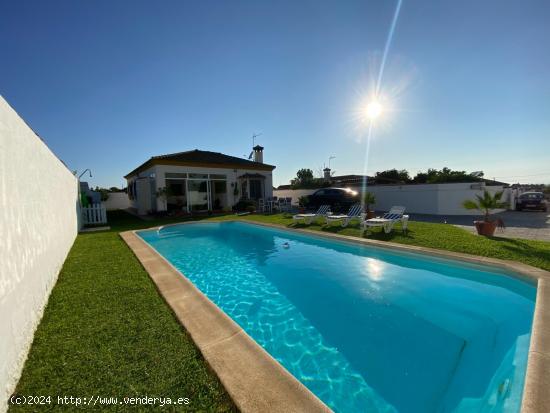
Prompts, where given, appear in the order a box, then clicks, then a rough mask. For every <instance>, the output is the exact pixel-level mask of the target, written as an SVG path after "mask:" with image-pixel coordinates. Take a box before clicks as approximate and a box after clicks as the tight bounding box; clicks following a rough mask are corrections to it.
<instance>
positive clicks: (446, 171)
mask: <svg viewBox="0 0 550 413" xmlns="http://www.w3.org/2000/svg"><path fill="white" fill-rule="evenodd" d="M482 177H483V172H474V173H467V172H466V171H453V170H452V169H450V168H447V167H445V168H443V169H441V170H440V171H438V170H437V169H432V168H430V169H428V171H427V172H418V173H417V174H416V175H415V177H414V178H413V182H414V183H416V184H445V183H453V182H479V181H481V180H482Z"/></svg>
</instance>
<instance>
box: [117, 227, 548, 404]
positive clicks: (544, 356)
mask: <svg viewBox="0 0 550 413" xmlns="http://www.w3.org/2000/svg"><path fill="white" fill-rule="evenodd" d="M231 221H238V222H245V223H248V224H251V225H258V226H264V227H269V228H275V229H279V230H285V231H289V232H296V233H301V234H305V235H312V236H315V237H320V238H328V239H333V240H339V241H344V242H346V243H351V244H355V245H358V244H359V245H366V246H375V247H377V248H382V249H386V250H398V251H402V252H409V253H416V254H419V253H420V254H427V255H430V256H434V257H439V258H444V259H451V260H458V261H466V262H470V263H473V264H478V265H484V266H492V267H497V268H500V269H503V270H506V271H510V272H511V273H512V274H510V275H512V276H514V277H516V278H519V279H520V280H522V281H524V282H528V283H531V284H535V285H536V286H537V295H536V303H535V311H534V316H533V326H532V332H531V342H530V345H529V353H528V361H527V372H526V376H525V385H524V390H523V398H522V407H521V412H522V413H539V412H541V413H542V412H548V411H550V272H549V271H546V270H543V269H540V268H536V267H532V266H530V265H527V264H522V263H519V262H516V261H507V260H501V259H497V258H489V257H482V256H476V255H471V254H464V253H457V252H452V251H445V250H438V249H434V248H426V247H419V246H415V245H405V244H397V243H392V242H387V241H378V240H371V239H365V238H358V237H352V236H347V235H340V234H333V233H323V232H320V231H313V230H309V229H304V228H292V227H286V226H282V225H277V224H271V223H264V222H255V221H249V220H241V219H232V220H226V221H207V222H202V223H205V224H206V223H217V222H218V223H219V222H231ZM200 222H201V221H187V222H181V223H174V224H167V225H163V226H156V227H151V228H147V229H141V230H134V231H126V232H122V233H120V236H121V237H122V239H123V240H124V241H125V242H126V244H128V246H129V247H130V249H131V250H132V251H133V252H134V254H135V255H136V257H137V258H138V260H139V261H140V262H141V264H142V265H143V267H144V268H145V270H146V271H147V272H148V273H149V276H150V277H151V279H152V280H153V282H154V283H155V285H156V286H157V289H158V290H159V292H160V294H161V295H162V296H163V298H164V299H165V301H166V302H167V303H168V305H169V306H170V308H171V309H172V311H173V312H174V314H175V315H176V317H177V318H178V320H179V322H180V323H181V324H182V325H183V326H184V327H185V328H186V330H187V331H188V333H189V334H190V335H191V337H192V339H193V341H194V342H195V344H196V345H197V347H198V348H199V350H200V351H201V353H202V354H203V356H204V358H205V360H206V361H207V362H208V363H209V365H210V366H211V367H212V369H213V370H214V372H215V373H216V374H217V375H218V377H219V378H220V381H221V382H222V384H223V385H224V387H225V388H226V390H227V392H228V393H229V395H230V396H231V398H232V399H233V401H234V402H235V404H236V405H237V407H238V408H239V409H240V410H241V411H243V412H258V411H272V412H279V411H280V412H285V413H286V412H288V411H308V412H309V411H312V412H314V411H319V412H321V411H324V412H328V411H331V410H330V409H329V408H328V407H327V406H326V405H325V404H324V403H323V402H322V401H321V400H320V399H318V398H317V396H315V395H314V394H313V393H311V391H310V390H309V389H307V388H306V387H305V386H304V385H303V384H302V383H301V382H300V381H299V380H297V379H296V378H295V377H294V376H293V375H291V374H290V373H289V372H288V371H287V370H286V369H285V368H284V367H283V366H282V365H281V364H280V363H279V362H277V361H276V360H275V359H274V358H273V357H272V356H271V355H270V354H269V353H267V352H266V351H265V350H264V349H263V348H262V347H261V346H260V345H259V344H257V343H256V342H255V341H254V340H253V339H252V338H250V337H249V336H248V334H247V333H246V332H245V331H244V330H243V329H242V328H241V327H240V326H238V325H237V324H236V323H235V322H234V321H233V320H232V319H231V318H230V317H229V316H227V315H226V314H225V313H224V312H223V311H222V310H221V309H219V308H218V307H217V306H216V305H215V304H214V303H213V302H212V301H210V299H208V298H207V297H206V296H205V295H204V294H203V293H202V292H201V291H200V290H199V289H198V288H197V287H195V286H194V284H193V283H192V282H191V281H189V280H188V279H187V277H185V275H184V274H183V273H181V272H180V271H178V270H177V269H176V268H175V267H174V266H173V265H172V264H170V263H169V262H168V261H167V260H166V259H165V258H164V257H163V256H162V255H160V254H159V253H158V252H157V251H156V250H155V249H154V248H153V247H151V246H150V245H149V244H148V243H147V242H145V241H144V240H143V239H142V238H141V237H139V236H138V235H137V234H136V232H140V231H148V230H149V231H150V230H156V229H159V228H164V227H169V226H175V225H187V224H196V223H200ZM517 275H519V277H518V276H517ZM204 325H214V326H215V327H217V329H218V330H219V331H205V329H204Z"/></svg>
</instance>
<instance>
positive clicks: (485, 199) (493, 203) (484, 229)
mask: <svg viewBox="0 0 550 413" xmlns="http://www.w3.org/2000/svg"><path fill="white" fill-rule="evenodd" d="M476 198H477V199H476V200H475V201H474V200H471V199H468V200H466V201H464V202H463V203H462V206H463V207H464V208H466V209H477V210H479V211H482V212H483V214H484V217H483V221H474V225H475V226H476V230H477V233H478V234H479V235H484V236H486V237H491V236H493V234H494V233H495V229H496V227H497V226H498V227H501V228H504V222H503V221H502V219H500V218H499V219H495V220H491V210H493V209H498V208H506V205H507V204H506V203H505V202H501V198H502V191H500V192H496V193H495V194H494V195H492V194H491V193H490V192H489V191H487V190H485V191H483V196H481V195H476Z"/></svg>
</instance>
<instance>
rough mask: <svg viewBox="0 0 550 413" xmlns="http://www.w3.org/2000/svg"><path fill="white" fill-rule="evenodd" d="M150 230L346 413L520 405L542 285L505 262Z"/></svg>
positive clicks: (245, 230)
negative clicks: (505, 268) (510, 270)
mask: <svg viewBox="0 0 550 413" xmlns="http://www.w3.org/2000/svg"><path fill="white" fill-rule="evenodd" d="M139 235H140V236H141V237H142V238H143V239H144V240H145V241H146V242H148V243H149V244H150V245H151V246H152V247H153V248H155V249H156V250H157V251H158V252H159V253H160V254H162V255H163V256H164V257H165V258H166V259H168V260H169V261H170V262H171V263H172V264H173V265H174V266H175V267H176V268H177V269H179V270H180V271H181V272H182V273H184V274H185V275H186V276H187V277H188V278H189V279H190V280H191V281H192V282H193V283H194V284H195V285H196V286H197V287H198V288H199V289H200V290H201V291H202V292H203V293H205V294H206V295H207V296H208V298H210V299H211V300H212V301H213V302H214V303H216V305H217V306H218V307H220V308H221V309H222V310H223V311H224V312H225V313H226V314H228V315H229V316H230V317H231V318H232V319H233V320H235V321H236V322H237V323H238V324H239V325H240V326H241V327H242V328H243V329H244V330H245V331H246V332H247V333H248V334H249V335H250V336H251V337H252V338H253V339H254V340H256V342H257V343H258V344H260V345H261V346H262V347H263V348H265V349H266V350H267V351H268V352H269V353H270V354H271V355H272V356H273V357H274V358H275V359H277V360H278V361H279V362H280V363H281V364H282V365H283V366H284V367H285V368H286V369H287V370H288V371H289V372H290V373H292V374H293V375H294V376H295V377H296V378H297V379H298V380H300V381H301V382H302V383H303V384H304V385H305V386H307V387H308V388H309V389H310V390H311V391H312V392H313V393H315V394H316V395H317V396H318V397H319V398H320V399H321V400H323V401H324V402H325V403H326V404H327V405H328V406H329V407H331V408H332V409H333V410H334V411H336V412H414V413H428V412H518V411H519V409H520V403H521V395H522V390H523V383H524V376H525V370H526V363H527V351H528V347H529V339H530V332H531V323H532V318H533V310H534V304H535V293H536V288H535V287H534V286H532V285H529V284H527V283H524V282H521V281H519V280H517V279H515V278H513V277H511V276H509V275H506V274H504V273H502V272H500V270H496V269H493V268H490V267H481V266H474V265H471V264H467V263H463V262H455V261H449V260H439V259H435V258H433V257H428V256H422V255H413V254H407V253H400V252H393V251H389V250H384V249H379V248H374V247H366V246H360V245H354V244H350V243H344V242H338V241H332V240H328V239H326V238H322V237H313V236H308V235H303V234H298V233H295V232H291V231H285V230H278V229H272V228H266V227H261V226H258V225H253V224H247V223H242V222H223V223H196V224H186V225H178V226H170V227H166V228H164V229H162V230H161V231H160V233H159V232H157V231H142V232H140V233H139ZM281 397H284V395H281Z"/></svg>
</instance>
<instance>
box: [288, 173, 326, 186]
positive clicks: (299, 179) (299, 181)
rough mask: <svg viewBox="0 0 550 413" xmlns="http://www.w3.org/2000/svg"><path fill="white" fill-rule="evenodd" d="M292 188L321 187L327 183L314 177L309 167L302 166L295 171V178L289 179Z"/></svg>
mask: <svg viewBox="0 0 550 413" xmlns="http://www.w3.org/2000/svg"><path fill="white" fill-rule="evenodd" d="M290 184H291V187H292V189H309V188H321V187H323V186H326V185H327V183H326V182H325V181H324V180H323V179H321V178H314V177H313V171H312V170H311V169H307V168H302V169H300V170H299V171H298V172H296V178H294V179H293V180H292V181H290Z"/></svg>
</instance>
